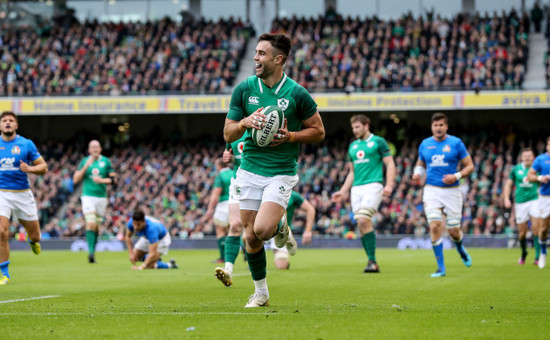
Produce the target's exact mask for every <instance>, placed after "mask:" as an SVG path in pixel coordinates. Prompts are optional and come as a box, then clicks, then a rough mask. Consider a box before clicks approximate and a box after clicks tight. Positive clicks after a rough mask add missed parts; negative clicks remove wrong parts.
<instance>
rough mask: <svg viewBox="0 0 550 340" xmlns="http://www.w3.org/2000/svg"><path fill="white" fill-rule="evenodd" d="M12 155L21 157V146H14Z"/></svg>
mask: <svg viewBox="0 0 550 340" xmlns="http://www.w3.org/2000/svg"><path fill="white" fill-rule="evenodd" d="M11 154H12V155H19V154H21V149H20V148H19V146H17V145H14V146H13V148H11Z"/></svg>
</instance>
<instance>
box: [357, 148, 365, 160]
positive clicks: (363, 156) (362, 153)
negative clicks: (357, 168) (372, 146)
mask: <svg viewBox="0 0 550 340" xmlns="http://www.w3.org/2000/svg"><path fill="white" fill-rule="evenodd" d="M355 156H356V157H357V159H363V158H365V151H363V150H359V151H357V153H356V154H355Z"/></svg>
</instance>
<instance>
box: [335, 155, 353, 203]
mask: <svg viewBox="0 0 550 340" xmlns="http://www.w3.org/2000/svg"><path fill="white" fill-rule="evenodd" d="M348 165H349V173H348V175H347V176H346V180H345V181H344V185H342V187H341V188H340V190H338V191H336V192H335V193H333V194H332V202H335V203H340V202H341V201H342V200H343V199H344V198H345V197H346V196H347V194H348V192H349V191H350V189H351V186H352V184H353V180H354V179H355V168H354V167H353V162H348Z"/></svg>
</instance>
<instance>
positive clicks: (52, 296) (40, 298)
mask: <svg viewBox="0 0 550 340" xmlns="http://www.w3.org/2000/svg"><path fill="white" fill-rule="evenodd" d="M60 296H61V295H45V296H37V297H32V298H27V299H14V300H4V301H0V303H12V302H21V301H31V300H42V299H51V298H56V297H60Z"/></svg>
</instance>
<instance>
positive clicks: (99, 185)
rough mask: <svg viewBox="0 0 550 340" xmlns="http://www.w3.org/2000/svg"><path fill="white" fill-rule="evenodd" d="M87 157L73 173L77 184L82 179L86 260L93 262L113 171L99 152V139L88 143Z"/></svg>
mask: <svg viewBox="0 0 550 340" xmlns="http://www.w3.org/2000/svg"><path fill="white" fill-rule="evenodd" d="M88 153H89V154H90V155H89V156H88V157H85V158H84V159H82V161H80V164H79V165H78V170H77V171H76V172H75V173H74V175H73V181H74V183H75V184H77V183H78V182H80V181H83V188H82V196H81V197H80V200H81V201H82V213H83V214H84V220H85V221H86V241H87V242H88V251H89V254H88V262H90V263H95V246H96V244H97V239H98V236H99V226H100V225H101V223H103V217H104V216H105V210H106V209H107V203H108V201H107V185H109V184H114V183H115V171H114V170H113V165H112V163H111V161H110V160H109V158H107V157H105V156H103V155H102V154H101V145H100V144H99V141H97V140H92V141H91V142H90V143H89V144H88Z"/></svg>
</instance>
